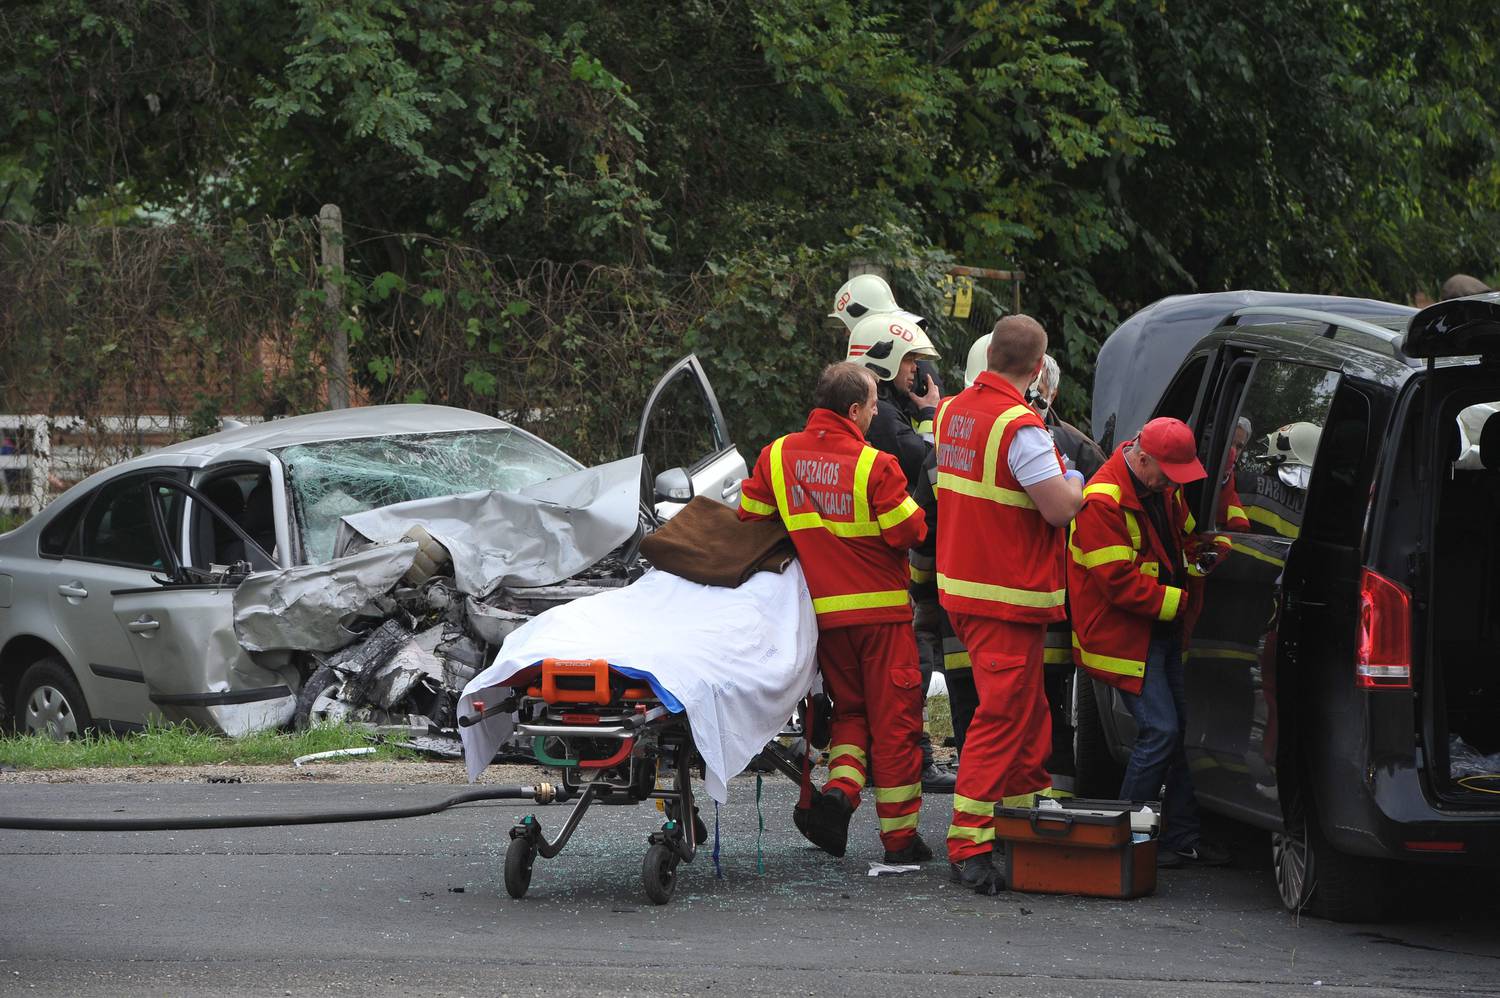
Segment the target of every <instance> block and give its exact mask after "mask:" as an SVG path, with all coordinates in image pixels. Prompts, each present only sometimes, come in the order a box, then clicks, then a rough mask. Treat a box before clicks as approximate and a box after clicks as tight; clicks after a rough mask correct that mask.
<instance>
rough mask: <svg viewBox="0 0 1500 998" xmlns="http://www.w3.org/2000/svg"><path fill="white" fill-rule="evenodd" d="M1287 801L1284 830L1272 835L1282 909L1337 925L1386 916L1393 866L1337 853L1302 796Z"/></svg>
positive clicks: (1273, 860) (1274, 865) (1294, 792)
mask: <svg viewBox="0 0 1500 998" xmlns="http://www.w3.org/2000/svg"><path fill="white" fill-rule="evenodd" d="M1287 796H1288V798H1289V799H1288V801H1287V803H1286V807H1285V816H1284V820H1283V822H1282V830H1281V831H1279V832H1276V833H1274V834H1273V835H1272V836H1271V864H1272V868H1273V869H1274V871H1275V873H1276V893H1277V894H1279V895H1280V896H1281V903H1282V905H1284V906H1285V907H1286V909H1287V910H1288V911H1291V912H1303V911H1305V912H1307V913H1308V914H1311V915H1315V916H1317V917H1318V918H1326V919H1328V920H1330V921H1334V922H1373V921H1378V920H1380V919H1381V918H1383V917H1385V915H1386V913H1387V912H1388V911H1389V910H1390V904H1391V898H1390V897H1389V895H1388V893H1387V891H1386V888H1385V885H1386V884H1388V883H1389V882H1390V877H1389V872H1390V871H1389V869H1388V868H1389V866H1390V864H1389V863H1384V862H1382V861H1380V860H1376V859H1369V858H1367V857H1364V856H1350V855H1348V854H1347V853H1342V852H1339V851H1338V850H1336V849H1334V848H1333V846H1331V845H1330V844H1329V843H1328V840H1327V839H1325V838H1324V837H1323V830H1322V828H1321V827H1320V826H1319V825H1318V822H1317V817H1316V815H1315V814H1313V813H1312V812H1311V809H1310V808H1309V807H1308V806H1307V805H1306V804H1305V803H1304V802H1303V801H1302V799H1301V796H1302V795H1301V793H1300V792H1298V791H1295V790H1293V791H1292V792H1291V793H1290V794H1288V795H1287Z"/></svg>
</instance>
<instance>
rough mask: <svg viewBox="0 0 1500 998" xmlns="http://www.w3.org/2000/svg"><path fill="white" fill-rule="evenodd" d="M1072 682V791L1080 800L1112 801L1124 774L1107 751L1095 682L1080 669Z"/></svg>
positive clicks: (1107, 746) (1118, 791)
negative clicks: (1075, 716) (1074, 695)
mask: <svg viewBox="0 0 1500 998" xmlns="http://www.w3.org/2000/svg"><path fill="white" fill-rule="evenodd" d="M1074 682H1075V683H1076V684H1077V693H1078V723H1077V724H1075V725H1074V727H1073V772H1074V780H1075V792H1076V793H1077V794H1078V796H1080V797H1102V798H1106V799H1109V798H1113V797H1115V796H1117V795H1118V794H1119V793H1120V781H1121V780H1123V779H1124V777H1125V771H1124V770H1123V769H1122V768H1121V767H1120V764H1119V763H1118V762H1117V761H1115V757H1114V755H1113V754H1112V753H1111V752H1110V751H1109V741H1108V740H1107V739H1106V738H1105V736H1104V722H1103V720H1102V718H1101V717H1100V708H1099V701H1098V699H1097V697H1096V696H1095V694H1094V681H1093V680H1092V679H1090V678H1089V674H1088V673H1087V672H1085V671H1083V670H1082V669H1079V670H1078V672H1077V674H1076V676H1075V678H1074Z"/></svg>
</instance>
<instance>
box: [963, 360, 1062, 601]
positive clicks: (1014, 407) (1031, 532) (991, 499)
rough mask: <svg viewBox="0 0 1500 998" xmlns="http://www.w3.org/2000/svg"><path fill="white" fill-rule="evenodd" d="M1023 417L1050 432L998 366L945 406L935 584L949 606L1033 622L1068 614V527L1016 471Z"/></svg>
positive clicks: (1060, 467) (1032, 424)
mask: <svg viewBox="0 0 1500 998" xmlns="http://www.w3.org/2000/svg"><path fill="white" fill-rule="evenodd" d="M1023 426H1034V427H1036V428H1037V429H1039V430H1041V431H1042V432H1043V433H1045V432H1047V426H1046V424H1045V423H1043V422H1042V418H1041V417H1040V416H1038V415H1037V414H1036V411H1035V410H1034V409H1032V408H1031V406H1029V405H1027V404H1026V400H1025V399H1024V398H1022V397H1021V393H1020V392H1018V391H1016V389H1015V386H1013V385H1012V384H1011V383H1010V382H1008V381H1006V380H1005V379H1004V378H1002V377H1000V376H999V375H998V374H995V373H993V372H991V371H984V372H983V373H981V374H980V375H979V378H978V379H977V380H976V381H975V382H974V384H973V385H971V386H970V387H968V388H966V389H964V390H963V391H962V392H960V393H959V394H958V395H955V396H954V397H953V398H950V399H944V400H943V403H942V405H941V406H940V407H939V408H938V416H937V420H936V422H935V424H934V433H933V440H934V443H935V444H936V445H937V503H938V512H939V515H940V517H941V518H942V521H943V529H942V530H940V531H938V537H937V588H938V601H939V602H940V603H941V604H942V606H943V609H945V610H947V611H948V612H949V613H969V614H974V615H976V616H980V617H997V618H999V619H1001V620H1011V621H1016V622H1018V623H1032V624H1048V623H1051V622H1052V621H1055V620H1062V619H1063V617H1064V615H1065V614H1064V610H1063V605H1064V595H1065V594H1064V589H1063V544H1064V537H1063V531H1062V529H1061V528H1060V527H1054V526H1052V525H1051V524H1049V523H1048V522H1047V521H1046V520H1045V519H1044V518H1043V517H1042V514H1041V512H1040V511H1039V510H1038V509H1037V508H1036V503H1034V502H1032V501H1031V496H1029V495H1027V493H1026V490H1025V489H1024V488H1022V487H1021V483H1020V482H1018V481H1016V476H1015V475H1013V474H1011V470H1010V463H1009V460H1008V458H1009V455H1010V446H1011V443H1012V442H1013V441H1014V440H1015V438H1016V433H1017V431H1019V430H1020V429H1021V428H1022V427H1023ZM1055 450H1056V449H1055V448H1054V452H1055ZM1062 471H1063V465H1062V458H1060V457H1059V458H1058V461H1057V472H1058V474H1062Z"/></svg>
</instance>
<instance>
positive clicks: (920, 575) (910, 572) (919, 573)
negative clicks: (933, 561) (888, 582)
mask: <svg viewBox="0 0 1500 998" xmlns="http://www.w3.org/2000/svg"><path fill="white" fill-rule="evenodd" d="M906 575H907V578H909V579H911V580H912V581H913V582H916V583H918V584H921V583H924V582H931V581H932V580H933V579H936V578H937V573H936V572H934V571H933V570H932V569H930V568H918V567H917V566H916V565H907V566H906Z"/></svg>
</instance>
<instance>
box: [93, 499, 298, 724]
mask: <svg viewBox="0 0 1500 998" xmlns="http://www.w3.org/2000/svg"><path fill="white" fill-rule="evenodd" d="M149 485H150V486H151V495H152V498H153V500H154V507H153V510H152V513H153V516H154V517H158V518H161V519H162V520H163V521H164V520H165V519H166V518H167V517H168V516H169V515H170V512H169V511H170V510H172V509H181V508H183V507H185V506H187V505H188V504H189V503H191V504H192V505H193V506H194V507H195V508H196V509H197V512H196V513H195V514H194V516H195V517H201V516H205V515H207V516H212V517H214V518H215V520H216V521H217V522H216V523H214V524H212V525H207V526H206V527H205V528H204V529H203V530H201V531H198V532H200V533H206V534H208V535H212V534H213V533H214V532H215V531H218V532H220V533H221V535H234V536H235V537H236V538H237V539H238V540H239V541H240V542H241V543H242V544H243V545H244V547H245V549H246V550H247V558H246V561H247V562H248V563H249V564H250V565H252V566H261V567H266V566H271V565H273V564H274V562H273V561H272V559H271V556H270V554H269V552H266V551H265V550H264V549H262V548H260V547H259V545H258V544H257V543H256V541H255V540H254V539H253V538H252V537H250V536H249V535H248V534H247V533H246V532H245V531H244V530H243V528H241V527H240V526H239V525H238V524H236V523H235V522H234V521H233V520H232V519H231V518H229V517H228V516H227V515H225V514H224V513H223V511H221V510H220V509H219V508H218V507H217V505H215V504H214V503H213V501H212V500H211V499H209V498H208V497H207V496H205V495H204V493H202V492H200V491H198V490H197V489H194V488H192V487H190V486H188V485H186V484H185V483H183V482H180V481H169V480H165V479H161V478H152V479H151V480H150V482H149ZM181 534H182V532H178V533H177V534H174V537H173V543H172V544H171V546H170V547H169V548H168V550H167V551H166V552H165V553H166V556H167V560H168V562H169V565H170V569H169V571H168V573H166V577H165V578H164V579H162V580H160V581H158V582H156V584H153V585H149V586H135V587H130V588H122V589H116V590H115V591H114V592H113V593H112V594H111V595H112V598H113V616H114V618H115V620H116V621H117V623H118V627H119V628H120V629H122V630H123V631H124V632H125V633H126V634H128V635H129V638H130V649H131V653H132V654H133V655H134V657H135V662H136V664H137V667H138V668H139V670H140V672H141V674H142V676H143V678H144V680H145V686H146V690H147V692H148V694H149V696H150V698H151V701H152V703H154V704H155V705H156V706H157V707H159V708H160V709H161V711H162V713H163V714H164V715H165V716H166V717H167V718H168V719H169V720H174V721H191V722H192V723H194V724H196V725H198V726H199V727H203V728H206V729H208V730H210V731H219V732H222V733H224V734H226V735H230V736H236V735H242V734H249V733H250V732H253V731H260V730H264V729H266V728H273V727H278V726H280V725H282V724H285V723H286V722H287V721H290V720H291V718H292V712H293V710H294V708H295V706H296V690H297V688H298V686H299V682H298V676H297V670H296V668H295V667H294V666H293V665H292V663H291V661H290V659H289V657H288V656H286V655H285V654H256V655H252V654H251V653H250V652H247V651H246V650H245V649H243V648H242V647H240V644H239V640H238V638H237V637H236V635H235V630H234V591H235V589H236V588H237V586H238V584H239V583H240V582H241V581H243V579H244V578H245V576H244V575H232V574H228V573H224V572H219V571H214V570H208V571H205V570H202V569H198V568H194V567H192V566H190V565H186V564H185V559H184V556H183V549H182V544H181ZM216 567H217V566H216Z"/></svg>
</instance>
